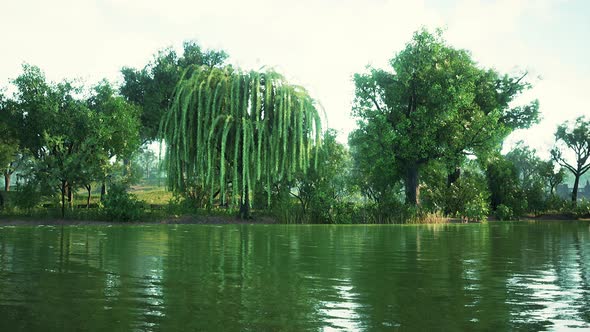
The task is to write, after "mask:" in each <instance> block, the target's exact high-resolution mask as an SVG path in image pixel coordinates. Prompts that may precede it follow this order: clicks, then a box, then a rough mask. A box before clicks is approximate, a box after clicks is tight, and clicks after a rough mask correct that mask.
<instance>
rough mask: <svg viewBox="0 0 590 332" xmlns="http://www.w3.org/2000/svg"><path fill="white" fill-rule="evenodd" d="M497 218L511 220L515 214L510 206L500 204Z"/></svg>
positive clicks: (497, 209)
mask: <svg viewBox="0 0 590 332" xmlns="http://www.w3.org/2000/svg"><path fill="white" fill-rule="evenodd" d="M496 218H498V220H511V219H512V218H514V214H513V213H512V209H511V208H510V207H509V206H506V205H504V204H500V205H498V207H497V208H496Z"/></svg>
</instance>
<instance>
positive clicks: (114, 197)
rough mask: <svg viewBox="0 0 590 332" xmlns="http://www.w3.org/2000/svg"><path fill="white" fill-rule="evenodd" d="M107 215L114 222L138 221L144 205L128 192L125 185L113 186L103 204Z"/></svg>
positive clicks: (117, 184)
mask: <svg viewBox="0 0 590 332" xmlns="http://www.w3.org/2000/svg"><path fill="white" fill-rule="evenodd" d="M103 204H104V210H105V214H106V216H107V218H108V219H110V220H113V221H132V220H138V219H139V218H140V217H141V216H142V214H143V210H144V204H143V202H141V201H138V200H137V198H136V197H135V195H133V194H130V193H128V192H127V186H125V185H124V184H120V183H116V184H113V185H112V186H111V188H110V190H109V192H108V194H107V195H106V196H105V200H104V202H103Z"/></svg>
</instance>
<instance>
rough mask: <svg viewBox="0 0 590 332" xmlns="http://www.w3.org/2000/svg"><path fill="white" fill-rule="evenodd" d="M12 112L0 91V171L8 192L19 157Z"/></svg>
mask: <svg viewBox="0 0 590 332" xmlns="http://www.w3.org/2000/svg"><path fill="white" fill-rule="evenodd" d="M15 125H16V123H15V119H14V115H13V112H12V111H11V109H10V101H9V100H7V99H6V98H5V96H4V93H2V92H1V91H0V132H1V133H2V135H1V136H0V171H1V172H2V174H3V175H4V191H9V190H10V180H11V177H12V174H14V172H15V171H16V169H17V168H18V165H19V161H20V160H21V159H22V158H21V157H20V156H21V155H22V154H20V146H19V140H18V135H17V133H18V131H17V128H16V126H15ZM0 205H1V204H0Z"/></svg>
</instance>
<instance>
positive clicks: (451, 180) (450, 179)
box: [447, 167, 461, 187]
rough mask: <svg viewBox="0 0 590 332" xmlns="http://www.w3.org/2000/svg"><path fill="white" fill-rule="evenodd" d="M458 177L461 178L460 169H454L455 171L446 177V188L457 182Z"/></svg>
mask: <svg viewBox="0 0 590 332" xmlns="http://www.w3.org/2000/svg"><path fill="white" fill-rule="evenodd" d="M459 177H461V167H455V170H454V171H453V172H452V173H449V174H448V175H447V186H448V187H450V186H451V185H452V184H453V183H455V182H457V180H459Z"/></svg>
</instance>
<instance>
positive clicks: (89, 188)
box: [86, 185, 92, 209]
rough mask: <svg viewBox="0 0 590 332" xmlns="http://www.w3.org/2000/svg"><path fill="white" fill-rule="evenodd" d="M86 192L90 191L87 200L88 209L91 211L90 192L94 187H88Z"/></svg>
mask: <svg viewBox="0 0 590 332" xmlns="http://www.w3.org/2000/svg"><path fill="white" fill-rule="evenodd" d="M86 190H88V197H87V198H86V208H87V209H90V191H91V190H92V186H91V185H87V186H86Z"/></svg>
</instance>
